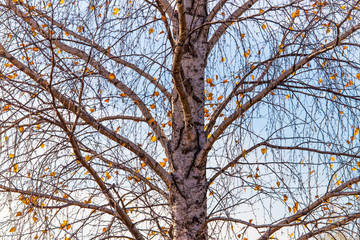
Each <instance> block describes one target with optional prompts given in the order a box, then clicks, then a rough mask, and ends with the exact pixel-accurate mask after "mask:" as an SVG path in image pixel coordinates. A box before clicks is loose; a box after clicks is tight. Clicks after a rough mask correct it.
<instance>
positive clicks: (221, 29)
mask: <svg viewBox="0 0 360 240" xmlns="http://www.w3.org/2000/svg"><path fill="white" fill-rule="evenodd" d="M256 2H258V0H248V1H247V2H245V3H244V4H243V5H242V6H240V7H239V8H238V9H236V10H235V11H234V12H233V13H232V14H231V15H230V16H229V17H228V18H227V19H226V22H225V23H222V24H221V25H220V26H219V27H218V29H216V31H215V32H214V34H213V35H212V37H211V38H210V40H209V51H211V49H212V48H213V47H214V46H215V44H216V43H217V42H218V41H219V39H220V38H221V36H222V35H223V34H224V33H225V32H226V30H227V29H228V27H229V26H230V25H231V22H233V21H236V20H237V18H239V17H240V16H241V15H242V14H243V13H245V12H246V11H247V10H249V9H250V8H251V7H252V6H253V5H254V4H255V3H256ZM218 4H223V3H222V1H220V2H219V3H218ZM220 7H221V6H215V8H220ZM215 8H214V9H215ZM215 11H219V10H215ZM215 14H216V12H214V13H213V15H215ZM209 16H210V15H209Z"/></svg>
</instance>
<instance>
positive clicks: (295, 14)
mask: <svg viewBox="0 0 360 240" xmlns="http://www.w3.org/2000/svg"><path fill="white" fill-rule="evenodd" d="M299 15H300V11H299V9H296V11H295V12H293V13H292V14H291V17H292V18H296V17H297V16H299Z"/></svg>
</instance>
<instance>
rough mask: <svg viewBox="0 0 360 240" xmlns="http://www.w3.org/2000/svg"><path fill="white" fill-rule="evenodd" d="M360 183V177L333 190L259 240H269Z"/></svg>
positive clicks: (273, 228) (284, 220) (286, 219)
mask: <svg viewBox="0 0 360 240" xmlns="http://www.w3.org/2000/svg"><path fill="white" fill-rule="evenodd" d="M359 181H360V176H359V177H356V178H353V179H350V180H348V181H346V182H344V183H342V184H340V185H339V186H338V187H337V188H335V189H333V190H332V191H329V192H327V193H326V194H324V195H323V196H322V197H319V198H318V199H317V200H316V201H315V202H313V203H311V204H309V205H308V206H307V207H305V208H304V209H301V210H299V211H297V212H296V213H295V214H293V215H291V216H289V217H287V218H285V219H283V220H281V221H279V222H277V223H276V224H273V225H272V226H271V227H269V229H268V230H267V231H266V233H264V234H263V235H262V236H261V237H260V238H259V240H265V239H268V238H269V237H270V236H271V235H272V234H274V233H275V232H276V231H278V230H279V229H281V228H282V227H283V225H284V224H289V223H291V222H294V221H296V220H297V219H299V218H301V217H302V216H305V215H308V214H309V213H311V211H313V210H314V209H316V208H317V207H319V206H320V205H322V204H323V203H324V202H327V201H328V200H329V199H330V198H332V197H338V196H339V195H341V191H342V190H344V189H346V188H348V187H349V186H351V185H352V184H355V183H358V182H359ZM346 196H347V194H346ZM351 220H352V219H351ZM351 220H349V221H351ZM328 230H329V229H328Z"/></svg>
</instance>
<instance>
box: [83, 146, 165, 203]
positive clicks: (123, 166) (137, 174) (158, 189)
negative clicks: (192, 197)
mask: <svg viewBox="0 0 360 240" xmlns="http://www.w3.org/2000/svg"><path fill="white" fill-rule="evenodd" d="M81 147H82V148H83V149H84V150H86V151H87V152H89V153H91V154H92V155H93V156H96V157H97V158H98V159H100V160H101V161H103V162H104V163H106V164H111V166H113V167H114V168H117V169H121V170H123V171H125V172H128V173H130V174H132V175H133V176H135V177H137V178H138V179H140V180H141V181H142V182H144V183H145V184H146V185H148V186H149V187H150V189H152V190H154V191H157V192H158V193H160V194H161V195H162V196H163V197H164V198H165V199H169V195H168V194H167V193H166V192H165V191H163V190H162V189H160V188H159V187H157V186H155V185H154V184H153V183H151V182H150V181H149V180H147V179H146V177H144V176H143V175H141V174H139V173H138V172H137V171H135V170H133V169H131V168H128V167H126V166H125V165H123V164H119V163H117V162H114V161H111V160H109V159H107V158H105V157H104V156H103V155H102V154H99V153H97V152H96V151H94V150H92V149H90V148H89V147H87V146H84V145H82V146H81Z"/></svg>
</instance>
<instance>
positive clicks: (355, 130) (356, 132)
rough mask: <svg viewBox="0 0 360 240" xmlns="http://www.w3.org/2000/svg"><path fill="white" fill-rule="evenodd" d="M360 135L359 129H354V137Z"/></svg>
mask: <svg viewBox="0 0 360 240" xmlns="http://www.w3.org/2000/svg"><path fill="white" fill-rule="evenodd" d="M358 134H359V128H355V129H354V136H356V135H358Z"/></svg>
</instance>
